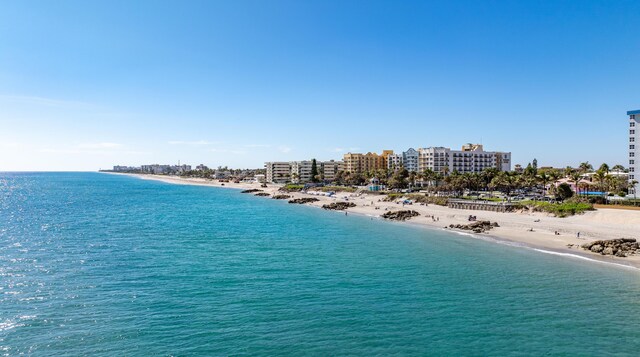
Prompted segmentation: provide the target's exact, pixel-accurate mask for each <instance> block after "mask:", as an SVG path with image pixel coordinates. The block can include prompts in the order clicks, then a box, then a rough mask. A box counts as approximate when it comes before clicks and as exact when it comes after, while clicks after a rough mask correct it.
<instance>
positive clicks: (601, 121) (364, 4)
mask: <svg viewBox="0 0 640 357" xmlns="http://www.w3.org/2000/svg"><path fill="white" fill-rule="evenodd" d="M638 14H640V2H638V1H416V2H412V1H404V2H398V1H335V2H332V1H317V2H313V1H226V2H223V1H217V2H216V1H146V2H145V1H135V2H131V1H103V2H101V1H77V2H69V1H2V2H0V170H96V169H99V168H106V167H109V166H112V165H115V164H122V165H138V164H142V163H174V162H177V161H178V160H181V161H182V162H185V163H190V164H199V163H204V164H207V165H210V166H218V165H229V166H233V167H259V166H261V165H262V163H263V162H264V161H267V160H296V159H308V158H311V157H316V158H318V159H332V158H333V159H339V158H341V157H342V154H343V153H344V152H346V151H362V152H367V151H377V152H380V151H381V150H382V149H393V150H396V151H402V150H404V149H406V148H408V147H416V148H417V147H428V146H448V147H452V148H457V147H459V146H461V145H462V144H464V143H466V142H482V143H483V144H484V145H485V148H486V149H489V150H503V151H512V153H513V160H514V163H522V164H526V163H527V162H529V161H531V160H532V159H533V158H537V159H538V162H539V163H540V165H556V166H565V165H570V164H574V165H577V164H578V163H579V162H581V161H590V162H591V163H593V164H599V163H601V162H603V161H606V162H608V163H610V164H616V163H621V164H625V163H626V157H627V150H626V148H627V145H628V142H627V140H628V139H627V125H628V122H627V117H626V115H625V114H626V111H627V110H632V109H640V90H639V89H638V83H639V82H640V81H639V79H640V27H639V26H638V25H637V24H638Z"/></svg>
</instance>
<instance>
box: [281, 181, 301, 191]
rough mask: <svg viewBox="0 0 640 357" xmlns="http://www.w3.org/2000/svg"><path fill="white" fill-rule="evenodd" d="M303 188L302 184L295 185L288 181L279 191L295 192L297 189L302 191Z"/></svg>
mask: <svg viewBox="0 0 640 357" xmlns="http://www.w3.org/2000/svg"><path fill="white" fill-rule="evenodd" d="M303 188H304V185H296V184H292V183H288V184H286V185H284V186H282V187H280V190H279V191H283V192H297V191H302V189H303Z"/></svg>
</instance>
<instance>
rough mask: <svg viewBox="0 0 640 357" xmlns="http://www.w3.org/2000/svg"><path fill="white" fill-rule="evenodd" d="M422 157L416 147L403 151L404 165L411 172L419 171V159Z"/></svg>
mask: <svg viewBox="0 0 640 357" xmlns="http://www.w3.org/2000/svg"><path fill="white" fill-rule="evenodd" d="M419 158H420V154H419V153H418V151H417V150H416V149H414V148H409V150H407V151H405V152H403V153H402V165H403V166H404V168H405V169H407V170H408V171H409V172H418V160H419Z"/></svg>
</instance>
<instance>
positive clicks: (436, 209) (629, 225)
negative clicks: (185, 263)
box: [133, 175, 640, 269]
mask: <svg viewBox="0 0 640 357" xmlns="http://www.w3.org/2000/svg"><path fill="white" fill-rule="evenodd" d="M133 176H136V177H140V178H143V179H152V180H158V181H163V182H168V183H173V184H184V185H203V186H215V187H226V188H237V189H252V188H258V189H262V190H264V191H265V192H267V193H270V194H274V193H276V192H277V191H278V189H279V188H280V187H281V185H274V184H269V185H268V187H267V188H261V187H260V185H259V184H257V183H238V184H236V183H232V182H229V183H224V184H222V183H220V182H218V181H212V180H206V179H197V178H181V177H173V176H159V175H133ZM276 194H277V193H276ZM287 194H288V195H290V196H291V197H292V198H301V197H317V198H318V199H319V200H320V201H318V202H314V203H311V204H310V205H312V206H317V207H320V206H322V205H323V204H325V203H329V202H336V201H344V198H345V197H347V198H348V200H349V201H350V202H354V203H355V204H356V205H357V206H356V207H353V208H350V209H348V212H353V213H358V214H364V215H368V216H375V217H378V216H380V215H382V214H384V213H385V212H386V211H385V209H387V210H398V209H403V207H402V205H401V204H398V203H395V202H381V198H382V197H383V196H378V195H369V194H362V195H360V196H359V197H356V196H355V195H354V194H351V193H345V192H338V193H337V194H336V196H337V197H326V196H316V195H311V194H305V193H300V192H295V193H287ZM262 199H269V198H268V197H267V198H262ZM379 200H380V201H379ZM376 207H378V209H376ZM404 209H412V210H415V211H417V212H419V213H420V216H419V217H415V218H412V219H411V220H409V221H408V222H410V223H412V224H422V225H425V226H429V227H436V228H439V229H443V228H445V227H448V226H449V225H450V224H468V223H469V222H468V221H467V218H468V217H469V215H474V216H476V217H477V219H478V220H479V221H480V220H486V221H492V222H498V224H499V225H500V227H499V228H494V229H492V230H491V232H490V234H486V233H483V234H481V235H487V236H489V235H490V236H492V237H495V238H498V239H500V240H503V241H511V242H517V243H519V244H521V245H524V246H527V247H530V248H537V249H541V250H545V251H552V252H556V253H564V254H562V255H558V259H561V257H562V256H571V255H574V256H575V255H578V256H581V257H588V258H590V259H594V260H597V261H600V262H608V263H615V264H622V265H627V266H630V267H635V268H639V269H640V256H638V255H635V256H631V257H627V258H619V257H612V256H603V255H600V254H596V253H591V252H588V251H586V250H584V249H582V248H577V247H575V246H574V247H568V246H567V245H568V244H578V245H580V244H584V243H586V242H589V241H592V240H598V239H614V238H636V239H638V238H640V237H639V236H640V211H631V210H620V209H598V210H596V211H592V212H587V213H585V214H582V215H576V216H572V217H568V218H557V217H553V216H550V215H547V214H544V213H528V212H527V213H499V212H488V211H471V210H459V209H452V208H448V207H442V206H437V205H420V204H413V205H409V206H405V207H404ZM431 216H435V217H437V218H438V219H439V220H438V221H435V222H434V221H433V219H432V218H431ZM538 220H539V221H538ZM536 221H538V222H536ZM531 228H533V230H534V231H533V232H530V231H529V229H531ZM447 229H448V228H447ZM555 231H558V232H559V233H560V235H555V233H554V232H555ZM577 232H580V238H577V237H576V233H577ZM567 254H569V255H567Z"/></svg>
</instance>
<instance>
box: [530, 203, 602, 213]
mask: <svg viewBox="0 0 640 357" xmlns="http://www.w3.org/2000/svg"><path fill="white" fill-rule="evenodd" d="M520 204H521V205H522V206H524V207H528V208H532V209H533V211H534V212H547V213H551V214H554V215H555V216H556V217H569V216H573V215H576V214H582V213H584V212H586V211H593V210H594V208H593V205H592V204H591V203H585V202H561V203H551V202H539V201H525V202H521V203H520Z"/></svg>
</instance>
